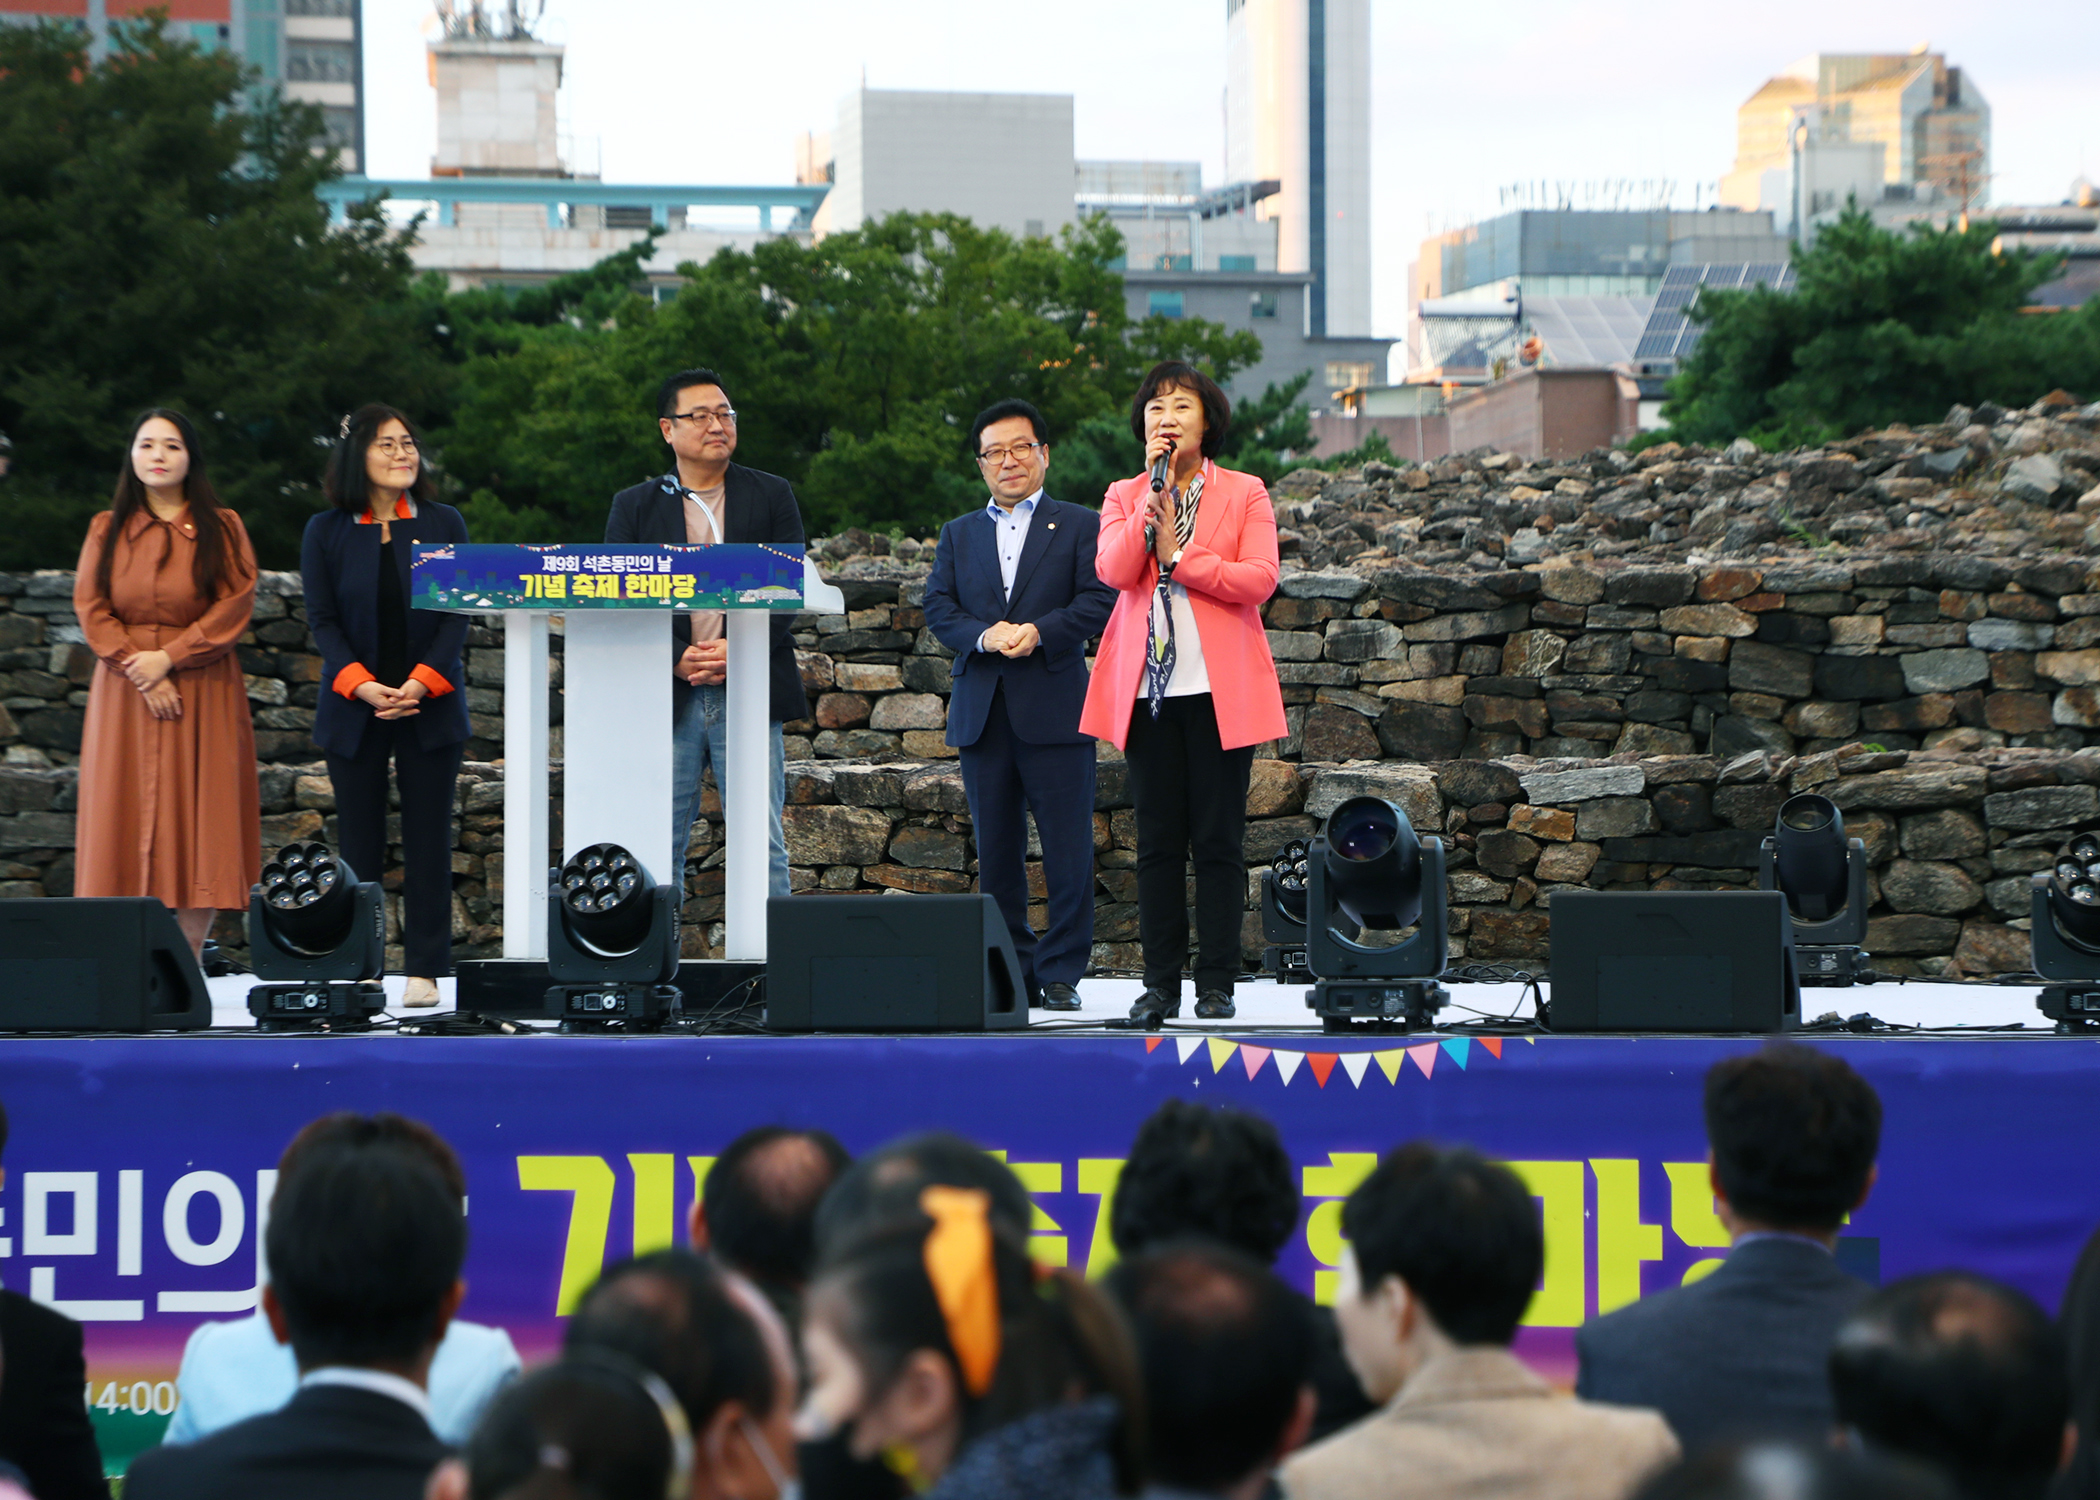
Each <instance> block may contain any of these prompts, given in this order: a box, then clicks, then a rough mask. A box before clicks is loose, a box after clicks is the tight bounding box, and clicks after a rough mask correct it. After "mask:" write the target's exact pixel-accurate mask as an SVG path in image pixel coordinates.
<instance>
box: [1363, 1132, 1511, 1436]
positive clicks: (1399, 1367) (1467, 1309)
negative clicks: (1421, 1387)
mask: <svg viewBox="0 0 2100 1500" xmlns="http://www.w3.org/2000/svg"><path fill="white" fill-rule="evenodd" d="M1342 1233H1343V1234H1344V1235H1346V1236H1347V1237H1348V1239H1349V1245H1348V1247H1347V1248H1346V1249H1345V1250H1344V1251H1343V1253H1342V1274H1341V1289H1340V1292H1339V1294H1338V1296H1337V1298H1336V1301H1335V1309H1334V1311H1335V1320H1336V1322H1337V1323H1338V1325H1339V1326H1340V1329H1341V1334H1342V1350H1343V1353H1344V1354H1346V1355H1347V1356H1348V1360H1349V1366H1350V1368H1351V1369H1353V1370H1354V1371H1355V1372H1356V1378H1357V1379H1358V1381H1360V1382H1361V1383H1362V1385H1363V1388H1364V1394H1365V1395H1367V1396H1369V1397H1370V1398H1371V1400H1373V1401H1374V1402H1378V1403H1381V1404H1382V1403H1384V1402H1386V1401H1388V1400H1390V1399H1392V1397H1393V1396H1394V1395H1395V1394H1396V1393H1397V1392H1398V1391H1399V1389H1400V1387H1401V1386H1403V1385H1404V1384H1406V1382H1407V1380H1408V1379H1409V1377H1410V1376H1412V1375H1413V1374H1414V1372H1415V1370H1416V1369H1418V1368H1419V1367H1420V1366H1421V1365H1423V1364H1425V1363H1427V1362H1428V1361H1429V1360H1430V1359H1432V1358H1434V1357H1435V1356H1436V1355H1437V1354H1439V1353H1442V1352H1444V1351H1445V1350H1447V1349H1448V1348H1450V1347H1452V1346H1454V1345H1467V1344H1494V1345H1506V1344H1508V1343H1509V1341H1510V1340H1511V1339H1512V1338H1514V1337H1515V1336H1516V1331H1517V1323H1518V1321H1519V1320H1520V1319H1522V1318H1523V1316H1524V1309H1525V1308H1526V1307H1528V1306H1529V1305H1530V1303H1531V1294H1532V1292H1533V1291H1534V1290H1535V1289H1536V1288H1537V1286H1538V1284H1539V1275H1540V1272H1541V1271H1542V1270H1543V1268H1544V1266H1545V1259H1546V1245H1545V1236H1544V1233H1543V1231H1542V1230H1541V1228H1540V1226H1539V1215H1538V1208H1537V1205H1535V1204H1534V1203H1533V1202H1532V1200H1531V1190H1530V1189H1529V1188H1527V1187H1526V1186H1525V1185H1524V1183H1523V1182H1522V1181H1521V1180H1520V1179H1519V1178H1518V1176H1517V1174H1516V1173H1514V1172H1512V1171H1510V1170H1509V1168H1507V1167H1504V1166H1498V1165H1497V1164H1495V1163H1494V1162H1491V1161H1489V1160H1488V1159H1487V1158H1486V1157H1484V1156H1482V1155H1481V1154H1480V1153H1479V1152H1477V1151H1474V1150H1472V1149H1471V1148H1470V1147H1466V1146H1436V1145H1432V1144H1430V1143H1429V1142H1426V1141H1415V1142H1412V1143H1410V1144H1408V1145H1405V1146H1402V1147H1400V1148H1399V1149H1398V1150H1396V1151H1393V1152H1392V1153H1390V1154H1389V1155H1388V1156H1387V1157H1386V1158H1385V1160H1383V1161H1381V1162H1380V1163H1379V1164H1378V1166H1377V1168H1376V1170H1374V1171H1373V1172H1372V1173H1371V1175H1370V1176H1369V1177H1367V1178H1365V1179H1364V1182H1363V1185H1362V1186H1361V1187H1359V1188H1357V1190H1356V1191H1355V1192H1353V1193H1351V1194H1350V1195H1349V1199H1348V1201H1347V1202H1346V1203H1344V1204H1343V1205H1342Z"/></svg>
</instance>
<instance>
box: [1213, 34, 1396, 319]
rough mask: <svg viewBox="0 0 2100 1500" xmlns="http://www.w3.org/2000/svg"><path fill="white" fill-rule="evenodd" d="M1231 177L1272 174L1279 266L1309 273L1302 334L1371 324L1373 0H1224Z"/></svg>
mask: <svg viewBox="0 0 2100 1500" xmlns="http://www.w3.org/2000/svg"><path fill="white" fill-rule="evenodd" d="M1225 17H1226V20H1225V47H1226V51H1225V177H1226V180H1227V181H1228V182H1263V181H1274V182H1276V183H1277V184H1278V190H1277V192H1276V193H1275V194H1274V195H1273V196H1271V197H1269V198H1267V199H1265V200H1264V202H1263V203H1262V205H1261V208H1260V210H1259V211H1260V213H1261V215H1262V216H1263V217H1265V218H1269V219H1273V220H1275V221H1276V223H1277V226H1278V231H1279V235H1278V244H1277V269H1278V270H1280V271H1287V272H1305V273H1308V274H1310V275H1311V276H1312V278H1313V281H1312V295H1311V297H1310V299H1309V301H1308V304H1307V326H1306V331H1307V333H1309V334H1310V335H1312V336H1313V337H1315V338H1318V337H1322V336H1325V335H1327V334H1335V335H1338V336H1344V337H1362V336H1366V335H1368V334H1369V333H1370V331H1371V14H1370V3H1369V0H1225Z"/></svg>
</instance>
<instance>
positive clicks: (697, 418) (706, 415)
mask: <svg viewBox="0 0 2100 1500" xmlns="http://www.w3.org/2000/svg"><path fill="white" fill-rule="evenodd" d="M671 420H672V421H674V422H690V423H692V424H693V425H694V426H695V427H697V428H699V429H700V430H701V431H702V432H705V431H706V430H707V429H708V428H709V427H711V426H712V425H714V424H715V423H716V422H720V423H721V424H722V425H723V426H724V427H734V426H736V409H735V408H734V407H729V406H696V407H694V408H693V409H692V410H691V411H674V412H672V413H671Z"/></svg>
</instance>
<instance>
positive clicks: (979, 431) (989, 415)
mask: <svg viewBox="0 0 2100 1500" xmlns="http://www.w3.org/2000/svg"><path fill="white" fill-rule="evenodd" d="M1008 417H1026V418H1027V419H1028V425H1029V427H1030V429H1031V430H1033V431H1034V433H1035V440H1036V441H1037V442H1039V443H1048V442H1049V441H1050V424H1049V423H1048V422H1045V421H1044V420H1043V414H1042V413H1041V412H1039V411H1037V410H1036V409H1035V406H1034V404H1033V403H1032V402H1028V401H1023V400H1022V399H1021V398H1020V397H1018V396H1014V397H1011V398H1009V399H1008V400H1005V401H994V402H993V403H992V404H991V405H990V406H987V407H986V408H985V409H984V410H983V411H981V412H979V413H978V414H977V420H976V421H974V422H972V423H971V424H970V457H972V458H975V457H976V456H977V453H978V445H979V443H980V442H981V441H982V440H983V438H984V430H985V428H987V427H989V426H991V425H992V424H993V423H994V422H1004V421H1005V420H1006V419H1007V418H1008Z"/></svg>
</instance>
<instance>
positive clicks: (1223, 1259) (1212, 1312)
mask: <svg viewBox="0 0 2100 1500" xmlns="http://www.w3.org/2000/svg"><path fill="white" fill-rule="evenodd" d="M1155 1118H1156V1117H1155ZM1108 1289H1109V1291H1110V1292H1111V1293H1112V1294H1113V1295H1114V1296H1115V1298H1116V1300H1117V1301H1118V1302H1119V1303H1120V1304H1121V1305H1122V1308H1123V1311H1124V1314H1125V1315H1126V1316H1127V1317H1128V1318H1129V1320H1130V1326H1131V1332H1132V1333H1133V1334H1134V1335H1135V1337H1136V1340H1137V1350H1138V1364H1139V1366H1140V1368H1141V1369H1142V1370H1143V1372H1144V1377H1145V1408H1146V1413H1147V1416H1148V1417H1149V1419H1150V1422H1149V1434H1148V1435H1149V1438H1150V1442H1149V1444H1148V1446H1147V1450H1146V1458H1147V1463H1148V1467H1149V1469H1150V1471H1151V1475H1152V1478H1153V1479H1154V1480H1155V1481H1157V1482H1158V1483H1160V1484H1163V1485H1166V1486H1167V1487H1169V1488H1172V1489H1177V1490H1186V1491H1189V1492H1191V1493H1195V1494H1206V1493H1207V1494H1224V1493H1233V1492H1237V1491H1239V1490H1242V1489H1249V1490H1252V1491H1256V1492H1258V1491H1259V1490H1260V1489H1261V1487H1262V1485H1263V1483H1264V1482H1265V1481H1266V1479H1267V1476H1268V1474H1269V1472H1270V1470H1272V1469H1274V1468H1275V1467H1276V1465H1277V1464H1278V1463H1279V1462H1281V1461H1282V1459H1283V1457H1284V1456H1285V1455H1286V1454H1288V1453H1290V1452H1291V1451H1292V1450H1293V1449H1294V1448H1296V1447H1298V1446H1299V1445H1300V1444H1301V1443H1303V1442H1304V1441H1305V1436H1306V1434H1307V1433H1308V1432H1309V1431H1311V1429H1312V1422H1313V1413H1314V1409H1315V1407H1316V1406H1317V1404H1318V1403H1317V1400H1316V1397H1315V1395H1314V1392H1313V1388H1312V1386H1311V1385H1310V1384H1309V1381H1310V1379H1311V1375H1312V1367H1313V1358H1314V1352H1315V1348H1316V1339H1317V1334H1316V1332H1315V1330H1314V1327H1313V1313H1312V1307H1311V1304H1309V1303H1308V1302H1307V1301H1306V1300H1305V1298H1304V1297H1302V1296H1300V1295H1299V1294H1298V1293H1297V1292H1296V1291H1294V1290H1292V1289H1291V1288H1290V1287H1289V1286H1287V1285H1285V1284H1284V1282H1283V1281H1282V1280H1281V1279H1280V1278H1279V1277H1278V1276H1277V1275H1276V1273H1275V1272H1274V1271H1271V1270H1270V1269H1269V1268H1268V1267H1267V1266H1266V1265H1263V1264H1262V1263H1261V1262H1260V1261H1258V1260H1255V1259H1254V1258H1253V1257H1252V1256H1249V1255H1246V1254H1243V1253H1242V1252H1240V1251H1239V1250H1236V1249H1233V1248H1231V1247H1229V1246H1226V1245H1216V1244H1210V1243H1207V1242H1205V1241H1201V1240H1188V1241H1183V1242H1181V1243H1178V1244H1168V1245H1162V1246H1159V1247H1156V1248H1153V1249H1148V1250H1146V1251H1144V1252H1143V1253H1141V1254H1138V1255H1136V1256H1133V1257H1130V1258H1128V1259H1126V1260H1124V1261H1123V1262H1122V1263H1121V1264H1119V1265H1118V1266H1117V1267H1116V1268H1115V1269H1114V1270H1113V1271H1111V1272H1110V1273H1109V1275H1108Z"/></svg>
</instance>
